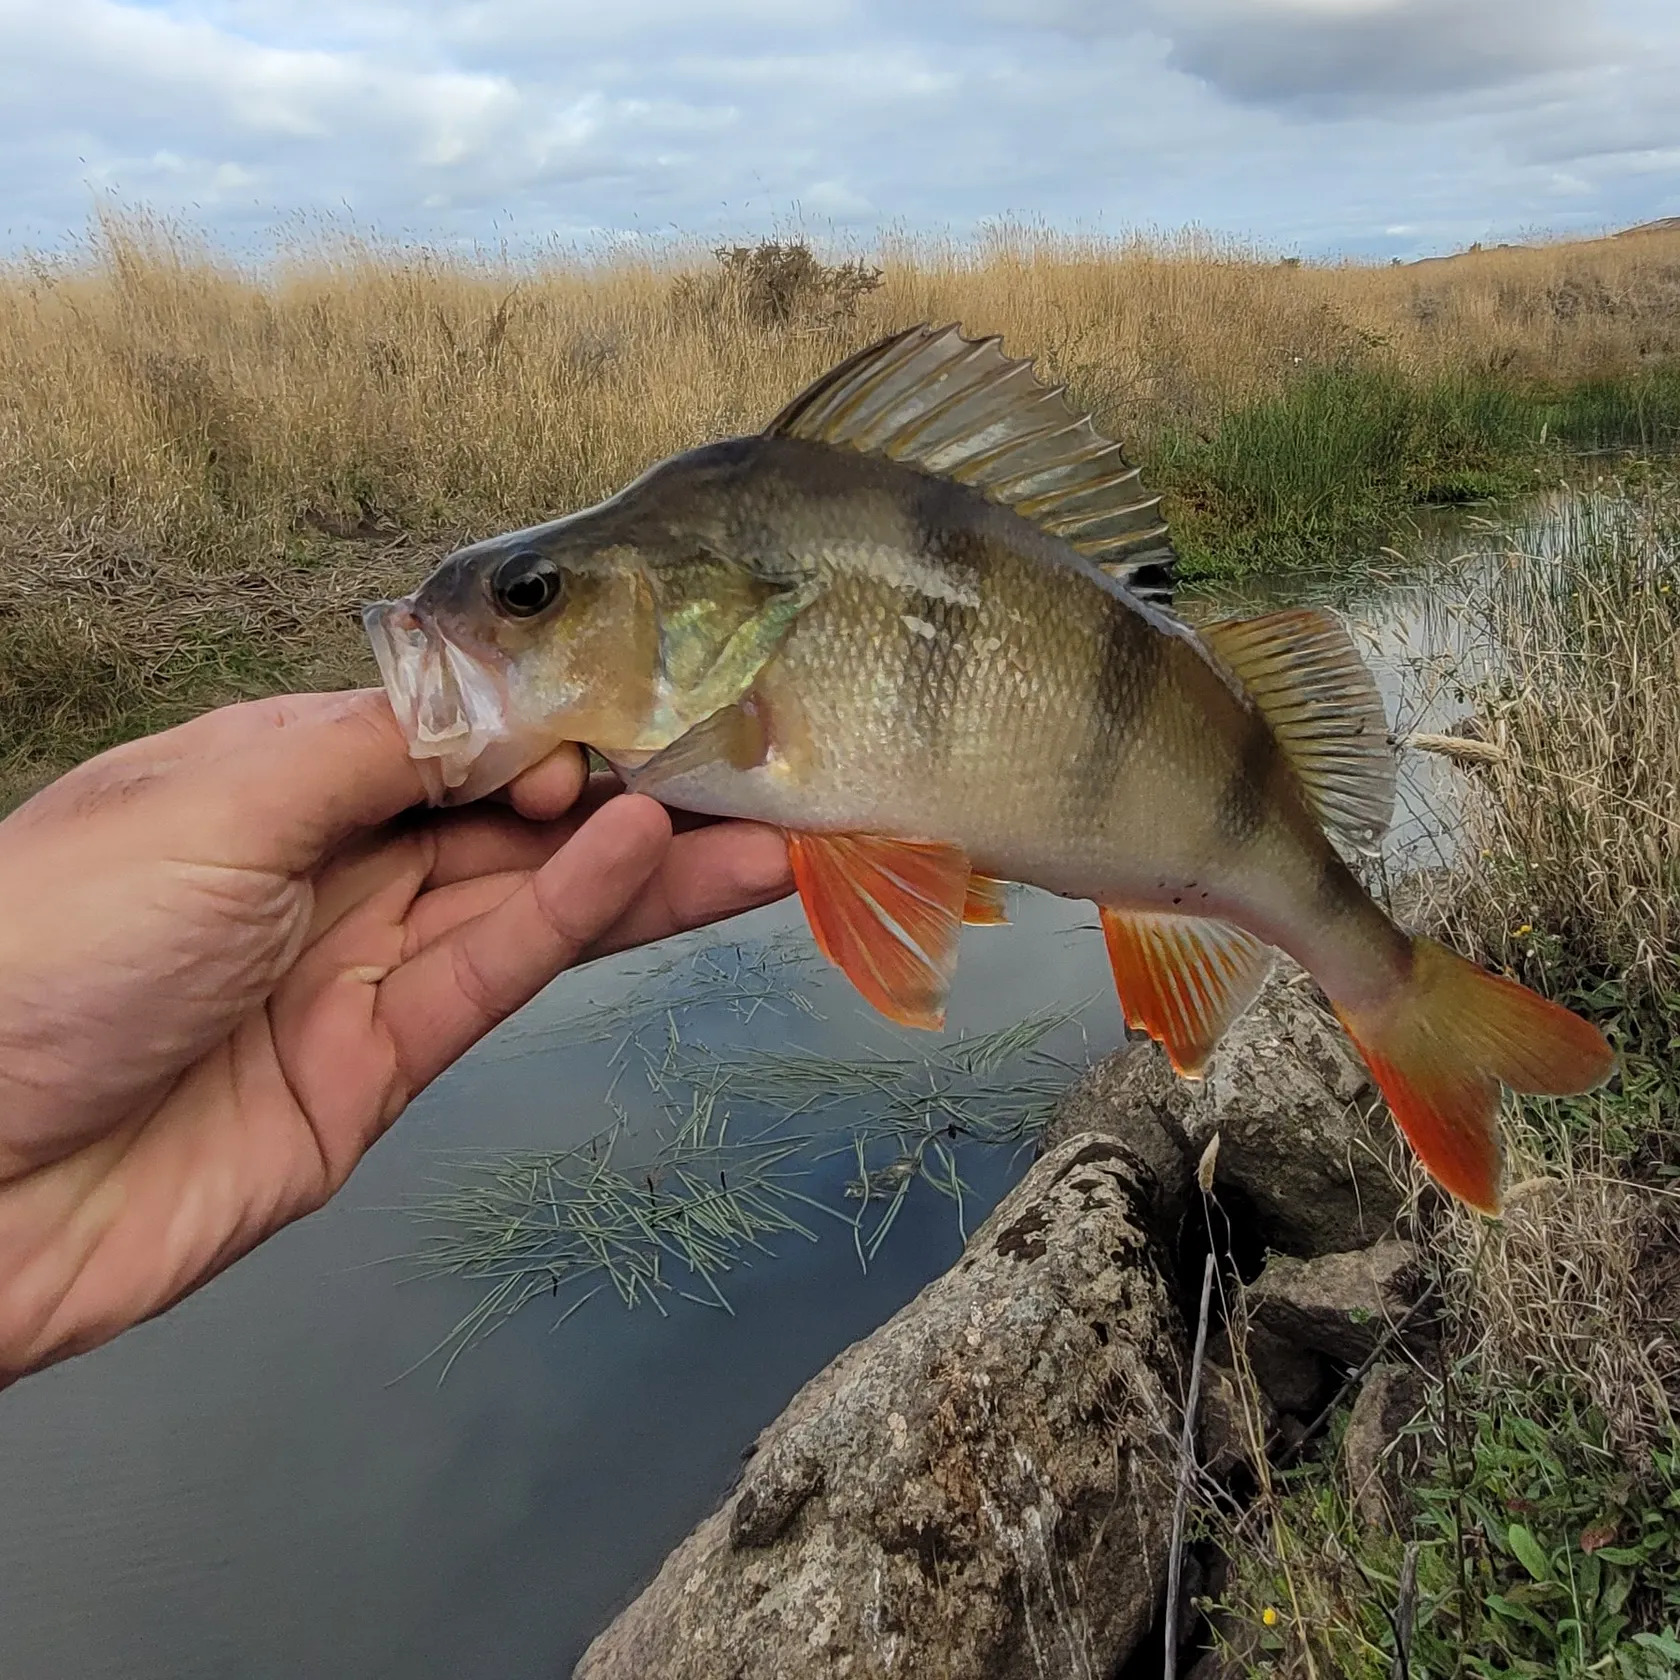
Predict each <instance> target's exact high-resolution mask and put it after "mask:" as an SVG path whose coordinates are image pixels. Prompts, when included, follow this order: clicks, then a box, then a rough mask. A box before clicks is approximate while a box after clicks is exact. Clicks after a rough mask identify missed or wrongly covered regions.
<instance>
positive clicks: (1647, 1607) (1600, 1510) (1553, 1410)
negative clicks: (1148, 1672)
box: [1219, 1372, 1680, 1680]
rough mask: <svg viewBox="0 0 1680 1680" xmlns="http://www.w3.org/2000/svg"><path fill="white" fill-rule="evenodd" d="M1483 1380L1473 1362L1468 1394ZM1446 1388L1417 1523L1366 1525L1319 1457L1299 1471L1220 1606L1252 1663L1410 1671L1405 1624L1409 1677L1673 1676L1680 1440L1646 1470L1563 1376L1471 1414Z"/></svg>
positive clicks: (1679, 1619)
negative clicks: (1410, 1589) (1407, 1572)
mask: <svg viewBox="0 0 1680 1680" xmlns="http://www.w3.org/2000/svg"><path fill="white" fill-rule="evenodd" d="M1476 1382H1477V1377H1476V1374H1475V1373H1473V1372H1470V1373H1467V1372H1459V1373H1456V1374H1455V1382H1454V1389H1455V1391H1456V1392H1458V1401H1457V1403H1458V1404H1459V1405H1460V1406H1462V1405H1463V1392H1462V1391H1463V1390H1464V1389H1466V1388H1471V1389H1474V1388H1475V1387H1476ZM1446 1395H1447V1391H1446V1389H1444V1388H1443V1387H1442V1386H1441V1385H1439V1384H1437V1385H1435V1387H1434V1388H1433V1390H1432V1397H1431V1400H1430V1403H1429V1406H1428V1408H1427V1411H1426V1414H1425V1416H1424V1417H1423V1418H1422V1419H1421V1420H1420V1421H1419V1423H1417V1424H1416V1425H1414V1428H1415V1429H1416V1430H1417V1431H1418V1432H1420V1433H1422V1434H1423V1435H1425V1436H1426V1437H1429V1438H1431V1439H1433V1440H1434V1441H1435V1442H1436V1443H1437V1451H1436V1456H1435V1459H1434V1463H1433V1467H1432V1468H1431V1470H1430V1471H1429V1472H1428V1474H1427V1476H1426V1477H1425V1478H1424V1479H1423V1480H1422V1481H1421V1482H1420V1483H1418V1484H1417V1485H1416V1486H1415V1487H1414V1489H1413V1490H1412V1493H1413V1498H1412V1510H1411V1512H1410V1513H1409V1515H1408V1520H1407V1521H1406V1522H1405V1523H1404V1524H1403V1532H1400V1533H1396V1532H1394V1531H1392V1530H1389V1529H1386V1528H1383V1529H1378V1528H1374V1527H1371V1526H1368V1525H1366V1524H1365V1523H1363V1522H1362V1521H1361V1520H1360V1519H1359V1517H1358V1516H1357V1515H1356V1514H1355V1513H1354V1512H1353V1510H1352V1509H1351V1508H1350V1505H1349V1502H1348V1499H1347V1497H1346V1495H1345V1493H1344V1491H1343V1488H1342V1486H1341V1485H1340V1483H1339V1482H1338V1481H1337V1480H1335V1479H1332V1478H1330V1477H1327V1476H1326V1475H1325V1473H1324V1470H1323V1468H1322V1467H1321V1466H1319V1465H1313V1466H1308V1467H1304V1468H1303V1469H1301V1470H1298V1471H1290V1472H1285V1473H1284V1474H1283V1476H1282V1477H1281V1479H1280V1482H1279V1485H1278V1487H1277V1490H1276V1493H1275V1497H1274V1499H1273V1501H1272V1508H1271V1511H1270V1517H1269V1525H1268V1527H1267V1528H1266V1530H1265V1532H1264V1535H1263V1536H1261V1537H1259V1538H1258V1539H1257V1541H1256V1543H1254V1544H1251V1545H1248V1546H1241V1547H1233V1548H1231V1552H1230V1555H1231V1559H1232V1563H1233V1575H1232V1579H1231V1582H1230V1585H1229V1587H1228V1590H1227V1592H1226V1594H1225V1597H1224V1599H1223V1602H1222V1604H1221V1605H1220V1606H1219V1608H1221V1609H1222V1610H1223V1611H1224V1612H1225V1614H1226V1615H1227V1616H1228V1617H1229V1618H1230V1621H1229V1622H1228V1624H1227V1625H1228V1627H1229V1629H1230V1632H1231V1635H1232V1641H1231V1642H1232V1645H1233V1646H1234V1647H1235V1648H1237V1649H1238V1650H1240V1651H1242V1652H1243V1654H1244V1656H1245V1658H1246V1672H1247V1673H1248V1674H1250V1675H1254V1676H1257V1677H1258V1676H1261V1675H1266V1676H1284V1675H1289V1676H1293V1675H1297V1674H1305V1673H1308V1672H1310V1671H1311V1672H1316V1673H1318V1674H1320V1675H1322V1676H1324V1677H1325V1680H1329V1677H1330V1676H1334V1677H1335V1680H1392V1677H1393V1675H1394V1674H1395V1673H1396V1667H1395V1646H1396V1638H1397V1623H1398V1622H1399V1621H1402V1620H1404V1621H1406V1622H1407V1623H1408V1624H1409V1632H1410V1635H1411V1651H1410V1666H1409V1669H1408V1670H1407V1671H1406V1672H1407V1680H1461V1677H1474V1680H1587V1677H1588V1676H1597V1675H1602V1676H1606V1677H1611V1680H1673V1676H1674V1675H1675V1674H1677V1673H1680V1435H1675V1434H1670V1435H1669V1436H1668V1437H1666V1438H1665V1439H1663V1440H1662V1441H1660V1442H1659V1443H1658V1444H1657V1445H1656V1446H1654V1447H1653V1448H1651V1449H1650V1450H1649V1451H1648V1452H1647V1453H1646V1454H1645V1455H1644V1456H1643V1458H1642V1460H1641V1461H1640V1462H1639V1463H1638V1464H1636V1465H1633V1466H1629V1465H1628V1464H1627V1463H1626V1462H1625V1461H1624V1460H1623V1458H1622V1457H1621V1456H1620V1455H1619V1454H1618V1453H1617V1452H1616V1451H1615V1450H1614V1447H1613V1444H1612V1442H1611V1440H1610V1437H1609V1432H1608V1431H1607V1429H1606V1426H1605V1421H1604V1419H1603V1418H1602V1417H1599V1416H1596V1415H1595V1414H1594V1413H1593V1412H1591V1410H1590V1409H1583V1408H1582V1407H1581V1406H1580V1405H1579V1403H1578V1402H1577V1400H1576V1399H1575V1398H1574V1397H1573V1396H1572V1395H1571V1394H1570V1393H1569V1392H1568V1390H1567V1389H1566V1388H1564V1387H1562V1386H1558V1387H1553V1388H1550V1389H1547V1388H1531V1389H1523V1390H1512V1391H1492V1390H1489V1389H1487V1388H1485V1387H1484V1388H1480V1389H1479V1390H1478V1391H1477V1392H1476V1403H1477V1407H1478V1409H1477V1410H1476V1411H1475V1412H1473V1413H1467V1414H1462V1415H1460V1416H1459V1417H1458V1418H1456V1419H1453V1418H1450V1417H1449V1415H1448V1410H1447V1408H1448V1401H1447V1398H1446ZM1343 1424H1345V1418H1344V1419H1342V1420H1341V1421H1340V1422H1339V1423H1338V1425H1337V1429H1336V1431H1334V1432H1333V1437H1332V1439H1333V1440H1334V1439H1335V1436H1336V1435H1337V1434H1339V1431H1340V1428H1341V1427H1342V1425H1343ZM1409 1548H1410V1549H1411V1550H1412V1551H1413V1552H1414V1556H1415V1565H1416V1598H1415V1610H1414V1611H1413V1613H1412V1614H1411V1615H1410V1616H1402V1615H1401V1614H1400V1596H1401V1595H1400V1578H1401V1574H1402V1570H1403V1567H1404V1563H1405V1557H1406V1553H1407V1550H1408V1549H1409Z"/></svg>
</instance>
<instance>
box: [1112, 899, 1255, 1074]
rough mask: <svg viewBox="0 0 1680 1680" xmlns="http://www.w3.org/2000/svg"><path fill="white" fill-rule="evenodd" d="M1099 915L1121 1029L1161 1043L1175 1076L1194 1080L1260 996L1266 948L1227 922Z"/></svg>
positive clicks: (1133, 913)
mask: <svg viewBox="0 0 1680 1680" xmlns="http://www.w3.org/2000/svg"><path fill="white" fill-rule="evenodd" d="M1101 915H1102V926H1103V938H1104V939H1105V940H1106V941H1107V943H1108V960H1109V963H1110V966H1112V968H1113V969H1114V987H1115V990H1116V991H1118V992H1119V994H1120V1007H1121V1008H1122V1009H1124V1010H1125V1012H1126V1024H1127V1026H1129V1027H1141V1028H1142V1029H1143V1031H1144V1032H1146V1033H1148V1034H1149V1036H1150V1037H1151V1038H1153V1039H1156V1040H1158V1041H1159V1042H1160V1043H1161V1044H1162V1045H1164V1046H1165V1047H1166V1052H1167V1057H1168V1059H1169V1060H1170V1061H1171V1062H1172V1065H1173V1069H1174V1071H1175V1072H1177V1073H1180V1074H1182V1075H1183V1076H1184V1077H1185V1078H1186V1079H1200V1078H1201V1077H1202V1074H1203V1072H1204V1070H1205V1069H1206V1067H1207V1060H1208V1057H1209V1056H1211V1055H1212V1054H1213V1047H1214V1046H1215V1045H1216V1044H1217V1043H1218V1042H1219V1041H1220V1039H1221V1038H1223V1037H1224V1035H1225V1029H1226V1028H1227V1027H1228V1026H1230V1024H1231V1023H1232V1022H1233V1021H1234V1020H1236V1018H1237V1017H1238V1016H1239V1015H1241V1014H1242V1012H1243V1011H1244V1010H1245V1009H1247V1008H1248V1006H1249V1005H1250V1004H1251V1003H1253V1001H1254V1000H1255V998H1256V997H1257V996H1258V995H1259V992H1260V988H1261V986H1262V985H1263V984H1264V983H1265V979H1266V976H1267V974H1268V973H1270V972H1271V967H1272V953H1271V951H1270V950H1268V949H1267V947H1266V946H1264V945H1262V944H1261V943H1260V941H1259V940H1258V939H1256V938H1255V937H1254V935H1253V934H1251V933H1244V932H1243V930H1242V929H1241V928H1238V927H1232V926H1231V925H1230V923H1228V922H1216V921H1209V920H1205V919H1203V918H1201V917H1197V916H1175V915H1173V914H1172V912H1171V911H1154V910H1117V909H1113V908H1111V907H1110V906H1108V905H1103V906H1102V908H1101Z"/></svg>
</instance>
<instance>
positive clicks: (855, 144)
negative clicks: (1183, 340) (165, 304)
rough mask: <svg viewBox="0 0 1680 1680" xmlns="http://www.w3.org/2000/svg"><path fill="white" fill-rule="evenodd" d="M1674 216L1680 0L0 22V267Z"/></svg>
mask: <svg viewBox="0 0 1680 1680" xmlns="http://www.w3.org/2000/svg"><path fill="white" fill-rule="evenodd" d="M102 202H108V203H115V204H119V205H125V206H129V207H139V206H144V207H147V208H149V209H150V210H152V211H154V212H156V213H159V214H161V215H164V216H167V217H172V218H179V219H181V220H184V221H185V222H187V223H188V224H190V225H191V226H193V227H195V228H198V229H201V230H203V231H204V232H205V233H207V234H208V235H210V236H211V237H212V238H213V239H215V240H216V241H218V242H220V243H222V244H225V245H228V246H230V247H232V248H235V249H258V248H261V247H263V246H264V245H265V244H266V243H267V242H269V241H271V240H272V239H273V238H275V237H276V236H277V235H281V236H283V235H284V234H286V233H287V232H288V231H290V232H295V231H297V230H298V228H299V227H300V225H302V226H306V227H307V226H316V225H318V224H320V223H321V222H322V221H327V222H330V223H332V224H333V225H340V226H342V225H349V226H352V227H354V228H356V229H358V230H360V231H363V232H367V233H371V234H376V235H380V236H383V237H387V238H393V239H407V238H413V239H419V240H424V241H427V242H432V243H446V244H468V245H470V244H486V245H497V244H502V243H506V244H511V245H513V246H514V247H515V248H523V247H527V246H532V245H538V244H541V243H543V242H546V241H559V242H561V243H562V244H581V245H591V244H600V243H606V242H610V241H611V240H613V239H618V238H623V237H625V236H634V237H639V238H644V239H652V240H659V239H663V238H668V237H670V236H672V235H682V236H698V237H700V238H704V239H707V240H711V241H718V240H723V239H742V238H751V237H755V236H758V235H761V234H765V233H769V232H774V231H780V230H786V229H789V228H793V227H799V228H803V229H805V230H807V231H808V232H809V233H811V234H813V235H815V236H817V237H819V238H823V239H828V238H834V239H838V240H840V241H842V242H846V241H851V242H854V243H857V244H864V245H866V244H867V243H869V241H870V240H871V239H872V238H873V237H874V236H876V235H877V234H879V233H880V232H882V231H894V232H911V233H922V234H950V235H955V236H957V237H964V236H967V235H969V234H971V233H973V232H974V231H975V230H976V229H979V228H982V227H983V226H984V225H986V224H987V223H990V222H995V221H998V220H1031V221H1035V222H1041V223H1046V224H1049V225H1050V226H1053V227H1056V228H1061V229H1065V230H1067V231H1072V232H1087V233H1097V234H1103V233H1107V234H1123V233H1126V232H1129V231H1132V230H1135V229H1139V228H1141V229H1145V230H1162V231H1166V230H1173V229H1179V228H1184V227H1187V226H1196V227H1200V228H1203V229H1206V230H1209V231H1212V232H1216V233H1221V234H1226V235H1231V236H1235V237H1237V238H1241V239H1248V240H1254V241H1258V242H1259V243H1261V244H1262V245H1264V246H1266V247H1267V248H1270V249H1275V250H1277V251H1279V252H1280V253H1298V254H1302V255H1306V256H1323V255H1336V254H1346V255H1354V256H1367V257H1383V256H1399V257H1411V256H1416V255H1421V254H1429V253H1434V252H1441V251H1447V250H1453V249H1458V248H1461V247H1462V246H1464V245H1466V244H1468V243H1470V242H1471V241H1473V240H1478V239H1479V240H1483V241H1484V242H1493V241H1498V240H1504V239H1519V238H1524V237H1532V236H1534V235H1536V234H1540V233H1570V232H1588V231H1598V230H1601V229H1606V228H1613V227H1620V226H1626V225H1628V224H1631V223H1635V222H1640V221H1645V220H1649V219H1652V218H1655V217H1659V216H1665V215H1680V0H165V3H153V0H0V251H12V252H16V251H18V250H20V249H24V248H38V247H57V246H61V245H63V244H64V243H65V242H66V241H67V240H72V239H74V238H76V237H78V236H80V235H81V234H82V233H84V232H85V230H86V228H87V227H88V225H89V219H90V216H91V214H92V213H93V211H94V208H95V206H96V205H98V204H100V203H102Z"/></svg>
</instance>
